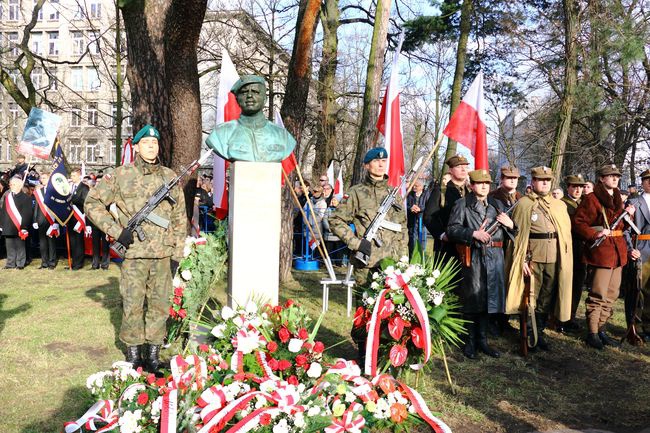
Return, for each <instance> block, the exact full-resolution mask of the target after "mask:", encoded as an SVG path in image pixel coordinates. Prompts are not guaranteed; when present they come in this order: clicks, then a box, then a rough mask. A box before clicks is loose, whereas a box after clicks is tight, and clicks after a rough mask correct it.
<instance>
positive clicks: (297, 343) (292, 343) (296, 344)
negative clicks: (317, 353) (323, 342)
mask: <svg viewBox="0 0 650 433" xmlns="http://www.w3.org/2000/svg"><path fill="white" fill-rule="evenodd" d="M302 345H303V341H302V340H301V339H299V338H292V339H291V340H289V352H291V353H298V352H300V349H302Z"/></svg>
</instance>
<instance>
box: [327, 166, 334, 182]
mask: <svg viewBox="0 0 650 433" xmlns="http://www.w3.org/2000/svg"><path fill="white" fill-rule="evenodd" d="M327 183H329V184H330V185H334V161H332V162H330V166H329V167H328V168H327Z"/></svg>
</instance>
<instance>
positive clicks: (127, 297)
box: [86, 125, 187, 372]
mask: <svg viewBox="0 0 650 433" xmlns="http://www.w3.org/2000/svg"><path fill="white" fill-rule="evenodd" d="M159 138H160V134H159V133H158V130H157V129H156V128H154V127H153V126H151V125H146V126H145V127H143V128H142V129H141V130H140V131H139V132H138V133H137V134H136V136H135V137H134V138H133V144H134V145H135V152H136V156H135V161H134V162H133V164H128V165H123V166H121V167H118V168H116V169H115V171H114V173H113V174H112V175H111V174H107V175H105V176H104V177H103V178H102V181H101V182H99V183H98V184H97V186H95V188H93V189H92V190H91V191H90V193H89V194H88V198H87V199H86V211H87V212H88V218H89V219H90V220H91V221H92V222H93V224H94V225H95V226H96V227H98V228H99V230H101V231H103V232H104V233H106V234H108V235H109V236H110V237H112V238H113V239H117V240H118V241H119V242H120V243H121V244H122V245H124V246H125V247H127V248H128V249H127V251H126V254H125V258H124V262H123V263H122V266H121V278H120V294H121V295H122V305H123V313H122V326H121V329H120V336H119V337H120V340H121V341H122V342H123V343H124V344H126V346H127V353H126V360H127V361H128V362H130V363H132V364H133V365H134V367H135V368H137V367H138V366H141V365H142V364H144V363H146V364H145V368H146V369H147V370H148V371H150V372H155V371H157V370H158V367H159V365H160V360H159V353H160V346H161V345H162V343H163V340H164V338H165V334H166V322H167V317H168V316H169V308H170V306H171V305H170V300H169V299H170V295H171V291H172V274H171V263H170V261H171V260H172V259H173V260H174V261H180V260H181V259H182V257H183V247H184V245H185V237H186V236H187V231H186V226H187V218H186V214H185V199H184V196H183V191H182V190H181V189H180V188H174V189H173V190H171V198H172V199H173V200H174V201H173V202H172V201H171V200H166V201H163V202H162V203H161V204H160V205H159V206H158V207H157V208H156V209H155V214H154V213H151V214H150V217H151V218H150V219H147V221H146V222H145V223H144V224H143V225H142V226H141V228H142V229H143V231H144V233H145V236H146V237H145V238H144V239H140V238H138V237H137V236H135V237H134V234H133V233H132V232H131V231H129V230H126V229H125V228H124V227H126V226H127V224H128V221H129V219H130V218H132V217H133V215H135V214H136V213H137V212H138V211H139V210H140V209H142V207H143V206H144V205H145V204H146V203H147V200H149V198H150V197H151V196H152V195H153V194H154V193H155V192H156V191H157V190H158V188H160V187H161V186H162V185H163V184H165V183H167V182H169V181H170V180H172V179H174V178H175V177H176V175H175V174H174V172H173V171H172V170H170V169H169V168H166V167H163V166H162V165H161V164H160V160H159V159H158V150H159V146H158V139H159ZM112 203H115V206H116V208H117V214H118V215H117V219H114V218H113V216H112V215H111V213H110V212H109V211H108V209H107V207H108V206H109V205H111V204H112ZM145 305H146V309H145ZM145 345H148V349H147V352H146V356H145V359H144V360H143V359H141V353H142V351H143V349H144V346H145Z"/></svg>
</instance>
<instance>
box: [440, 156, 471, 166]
mask: <svg viewBox="0 0 650 433" xmlns="http://www.w3.org/2000/svg"><path fill="white" fill-rule="evenodd" d="M445 164H447V165H448V166H449V168H454V167H457V166H459V165H469V161H467V158H465V157H464V156H463V155H454V156H452V157H450V158H449V159H447V161H445Z"/></svg>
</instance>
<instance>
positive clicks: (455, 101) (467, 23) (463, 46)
mask: <svg viewBox="0 0 650 433" xmlns="http://www.w3.org/2000/svg"><path fill="white" fill-rule="evenodd" d="M473 1H474V0H464V1H463V6H462V7H461V9H460V26H459V31H460V35H459V36H458V46H457V48H456V70H455V72H454V82H453V84H452V87H451V106H450V107H449V118H450V119H451V116H452V115H453V114H454V111H456V108H457V107H458V105H460V93H461V91H462V89H463V77H464V76H465V60H466V58H467V40H468V39H469V33H470V31H471V29H472V11H473V9H474V3H473ZM456 147H457V146H456V142H455V141H454V140H452V139H449V140H448V141H447V151H446V153H445V161H446V160H447V159H448V158H450V157H452V156H454V155H455V154H456ZM445 171H446V170H441V176H442V173H444V172H445Z"/></svg>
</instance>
